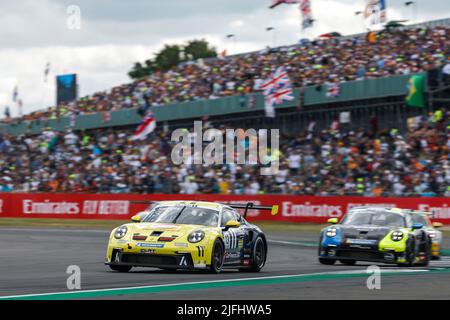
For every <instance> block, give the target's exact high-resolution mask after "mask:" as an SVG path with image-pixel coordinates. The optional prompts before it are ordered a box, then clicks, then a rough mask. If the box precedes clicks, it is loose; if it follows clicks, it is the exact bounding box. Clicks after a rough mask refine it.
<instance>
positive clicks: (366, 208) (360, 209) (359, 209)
mask: <svg viewBox="0 0 450 320" xmlns="http://www.w3.org/2000/svg"><path fill="white" fill-rule="evenodd" d="M364 211H370V212H376V213H382V212H389V213H395V214H398V215H401V216H405V215H406V212H404V211H403V210H402V209H398V208H386V207H377V206H361V207H353V208H351V209H349V210H348V212H364Z"/></svg>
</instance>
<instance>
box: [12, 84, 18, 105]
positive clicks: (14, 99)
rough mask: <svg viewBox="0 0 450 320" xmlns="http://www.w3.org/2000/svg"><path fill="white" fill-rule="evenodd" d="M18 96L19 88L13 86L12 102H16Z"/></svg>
mask: <svg viewBox="0 0 450 320" xmlns="http://www.w3.org/2000/svg"><path fill="white" fill-rule="evenodd" d="M18 97H19V88H18V87H17V86H15V87H14V91H13V94H12V100H13V102H16V101H17V98H18Z"/></svg>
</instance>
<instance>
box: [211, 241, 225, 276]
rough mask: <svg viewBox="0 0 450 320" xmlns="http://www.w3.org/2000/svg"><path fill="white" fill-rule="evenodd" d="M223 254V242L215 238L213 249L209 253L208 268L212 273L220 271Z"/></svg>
mask: <svg viewBox="0 0 450 320" xmlns="http://www.w3.org/2000/svg"><path fill="white" fill-rule="evenodd" d="M224 256H225V250H224V247H223V244H222V242H221V241H220V240H219V239H216V241H214V245H213V251H212V254H211V266H210V267H209V270H210V271H211V272H212V273H219V272H220V271H222V267H223V259H224Z"/></svg>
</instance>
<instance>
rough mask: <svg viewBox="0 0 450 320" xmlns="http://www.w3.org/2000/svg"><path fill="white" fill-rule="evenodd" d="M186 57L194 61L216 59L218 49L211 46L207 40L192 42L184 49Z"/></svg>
mask: <svg viewBox="0 0 450 320" xmlns="http://www.w3.org/2000/svg"><path fill="white" fill-rule="evenodd" d="M184 53H185V55H186V57H192V60H198V59H205V58H215V57H217V52H216V49H215V48H213V47H210V46H209V43H208V42H207V41H206V40H203V39H202V40H191V41H189V42H188V43H187V44H186V46H185V47H184Z"/></svg>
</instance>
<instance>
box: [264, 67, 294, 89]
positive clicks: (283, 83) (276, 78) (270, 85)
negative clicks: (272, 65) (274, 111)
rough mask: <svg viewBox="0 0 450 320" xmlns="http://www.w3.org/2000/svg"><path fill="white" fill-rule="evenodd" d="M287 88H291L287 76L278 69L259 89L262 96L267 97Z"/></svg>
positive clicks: (285, 72) (283, 70)
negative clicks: (261, 91)
mask: <svg viewBox="0 0 450 320" xmlns="http://www.w3.org/2000/svg"><path fill="white" fill-rule="evenodd" d="M288 86H289V87H290V86H291V80H290V79H289V75H288V73H287V71H286V70H285V69H284V68H283V67H279V68H277V70H275V72H274V73H273V74H272V75H271V76H270V78H269V80H267V81H266V82H265V83H263V85H262V86H261V89H262V90H264V95H269V94H273V93H274V92H276V91H277V90H279V89H284V88H286V87H288Z"/></svg>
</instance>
